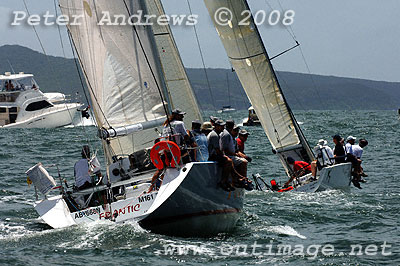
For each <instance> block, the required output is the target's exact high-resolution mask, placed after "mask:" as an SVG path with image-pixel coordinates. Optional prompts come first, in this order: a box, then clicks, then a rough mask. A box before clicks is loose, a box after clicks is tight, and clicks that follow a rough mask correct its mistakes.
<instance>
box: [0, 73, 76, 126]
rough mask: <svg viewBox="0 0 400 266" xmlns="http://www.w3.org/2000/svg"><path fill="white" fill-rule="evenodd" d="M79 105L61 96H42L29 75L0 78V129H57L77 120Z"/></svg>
mask: <svg viewBox="0 0 400 266" xmlns="http://www.w3.org/2000/svg"><path fill="white" fill-rule="evenodd" d="M81 107H82V104H80V103H67V102H66V101H65V95H64V94H62V93H42V92H41V91H40V89H39V86H38V85H37V83H36V81H35V80H34V78H33V75H32V74H25V73H23V72H20V73H18V74H11V73H10V72H6V73H5V74H4V75H0V128H56V127H62V126H66V125H69V124H71V123H72V121H73V120H75V121H76V120H77V119H79V116H80V115H81V112H80V111H79V109H80V108H81Z"/></svg>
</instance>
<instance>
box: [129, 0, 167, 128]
mask: <svg viewBox="0 0 400 266" xmlns="http://www.w3.org/2000/svg"><path fill="white" fill-rule="evenodd" d="M123 1H124V5H125V8H126V11H127V12H128V15H129V17H131V16H132V15H131V11H130V10H129V7H128V4H127V3H126V0H123ZM132 28H133V30H134V32H135V35H136V37H137V40H138V42H139V45H140V48H141V50H142V52H143V55H144V58H145V59H146V63H147V66H148V67H149V69H150V72H151V75H152V77H153V79H154V82H155V84H156V87H157V90H158V93H159V95H160V99H161V102H162V105H163V108H164V112H165V115H166V116H167V123H168V126H169V128H170V130H171V132H173V131H172V126H171V123H170V121H169V118H168V109H167V106H166V105H165V101H164V96H163V94H162V90H161V86H160V84H159V83H158V80H157V78H156V75H155V73H154V70H153V67H152V66H151V64H150V60H149V58H148V56H147V53H146V50H145V49H144V46H143V43H142V40H141V39H140V36H139V33H138V31H137V29H136V26H135V25H134V24H133V25H132Z"/></svg>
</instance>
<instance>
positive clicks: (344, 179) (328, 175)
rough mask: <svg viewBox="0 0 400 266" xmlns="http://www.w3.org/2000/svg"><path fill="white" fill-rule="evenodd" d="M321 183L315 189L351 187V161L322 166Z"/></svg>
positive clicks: (345, 188) (343, 188)
mask: <svg viewBox="0 0 400 266" xmlns="http://www.w3.org/2000/svg"><path fill="white" fill-rule="evenodd" d="M321 177H323V180H322V183H321V185H320V187H319V188H318V190H317V191H324V190H328V189H340V190H344V191H347V190H350V187H351V180H352V176H351V163H342V164H335V165H332V166H328V167H324V168H322V170H321V172H320V178H321Z"/></svg>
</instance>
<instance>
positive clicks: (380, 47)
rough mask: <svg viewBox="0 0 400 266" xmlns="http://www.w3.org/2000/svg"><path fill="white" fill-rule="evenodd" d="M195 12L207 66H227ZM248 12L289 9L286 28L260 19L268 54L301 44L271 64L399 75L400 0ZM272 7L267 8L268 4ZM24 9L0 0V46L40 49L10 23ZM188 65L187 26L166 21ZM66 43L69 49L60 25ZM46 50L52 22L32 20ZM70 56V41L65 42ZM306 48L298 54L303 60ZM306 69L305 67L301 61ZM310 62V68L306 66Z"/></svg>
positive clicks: (33, 4)
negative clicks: (291, 13) (291, 14)
mask: <svg viewBox="0 0 400 266" xmlns="http://www.w3.org/2000/svg"><path fill="white" fill-rule="evenodd" d="M189 1H190V5H191V8H192V12H193V14H197V15H199V18H198V21H199V22H198V24H197V25H196V29H197V31H198V36H199V41H200V46H201V51H202V52H203V54H204V61H205V65H206V67H210V68H230V64H229V61H228V59H227V57H226V53H225V51H224V48H223V46H222V44H221V41H220V39H219V37H218V35H217V33H216V31H215V29H214V27H213V25H212V22H211V19H210V17H209V14H208V12H207V9H206V8H205V5H204V3H203V1H200V0H189ZM248 2H249V4H250V7H251V10H252V12H253V14H255V13H256V12H257V11H259V10H261V11H265V13H266V14H267V15H269V14H270V12H271V11H272V9H274V10H278V11H280V12H282V8H283V10H285V11H286V10H294V11H295V17H294V21H293V24H292V25H291V28H290V29H288V28H286V27H284V26H282V25H276V26H271V25H268V23H267V22H265V23H264V24H263V25H259V26H258V28H259V30H260V33H261V36H262V38H263V40H264V44H265V46H266V49H267V51H268V53H269V55H270V56H273V55H276V54H279V53H280V52H282V51H284V50H286V49H288V48H290V47H292V46H294V45H295V41H294V39H293V37H292V34H290V33H289V32H291V31H293V32H294V34H295V39H296V40H297V41H298V42H299V43H300V44H301V46H300V47H301V49H299V48H296V49H294V50H292V51H290V52H288V53H286V54H284V55H282V56H280V57H278V58H276V59H274V60H273V61H272V63H273V66H274V67H275V69H277V70H281V71H292V72H301V73H309V71H310V72H311V73H313V74H321V75H332V76H341V77H354V78H363V79H371V80H380V81H396V82H400V23H399V14H400V1H399V0H384V1H382V0H379V1H378V0H351V1H349V0H335V1H331V0H249V1H248ZM26 3H27V5H28V8H29V11H30V13H31V14H43V13H45V12H46V11H47V10H49V11H50V12H51V13H52V14H54V0H40V1H39V0H26ZM163 4H164V8H165V10H166V13H167V14H189V9H188V4H187V0H163ZM271 8H272V9H271ZM19 10H21V11H23V10H25V8H24V4H23V0H1V2H0V32H1V37H0V46H1V45H5V44H19V45H22V46H26V47H29V48H31V49H34V50H36V51H41V48H40V45H39V42H38V40H37V38H36V36H35V34H34V31H33V29H32V28H31V27H30V26H10V24H11V21H12V20H13V14H12V12H13V11H19ZM172 31H173V33H174V37H175V40H176V43H177V45H178V48H179V51H180V53H181V56H182V59H183V62H184V64H185V66H186V67H202V63H201V57H200V52H199V48H198V46H197V43H196V38H195V34H194V29H193V27H189V26H184V27H182V26H175V27H172ZM61 32H62V35H63V42H64V45H65V46H66V47H67V48H69V46H68V45H67V44H68V41H67V39H66V31H65V28H61ZM38 33H39V36H40V38H41V40H42V42H43V44H44V47H45V50H46V53H47V54H49V55H56V56H62V55H63V50H62V49H61V44H60V40H59V35H58V30H57V27H44V26H41V27H38ZM66 50H67V51H66V53H67V56H69V57H70V56H71V52H70V48H69V49H66ZM303 55H304V59H305V60H304V59H303ZM305 62H306V63H307V65H308V68H307V65H306V63H305ZM308 69H309V70H308Z"/></svg>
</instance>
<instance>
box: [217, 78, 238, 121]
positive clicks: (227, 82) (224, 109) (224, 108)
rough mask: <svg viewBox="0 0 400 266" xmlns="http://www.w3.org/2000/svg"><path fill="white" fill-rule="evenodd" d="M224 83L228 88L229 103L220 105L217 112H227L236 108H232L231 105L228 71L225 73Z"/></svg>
mask: <svg viewBox="0 0 400 266" xmlns="http://www.w3.org/2000/svg"><path fill="white" fill-rule="evenodd" d="M226 85H227V89H228V103H229V105H224V106H222V109H220V110H218V113H228V112H233V111H236V109H235V108H233V107H232V105H231V90H230V86H229V74H228V73H226Z"/></svg>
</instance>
